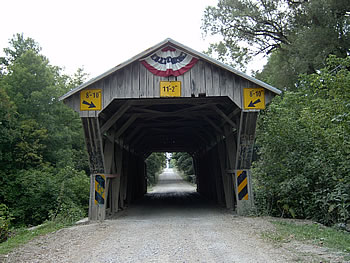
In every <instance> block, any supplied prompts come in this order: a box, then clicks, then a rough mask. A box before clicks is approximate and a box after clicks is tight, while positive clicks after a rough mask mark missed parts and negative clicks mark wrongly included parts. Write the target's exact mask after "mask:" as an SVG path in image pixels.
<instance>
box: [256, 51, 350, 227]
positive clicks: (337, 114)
mask: <svg viewBox="0 0 350 263" xmlns="http://www.w3.org/2000/svg"><path fill="white" fill-rule="evenodd" d="M328 63H329V64H328V67H327V68H325V69H322V70H321V71H320V72H319V73H318V74H312V75H306V76H303V77H301V78H300V83H299V86H298V91H294V92H285V93H284V94H283V96H282V97H276V98H275V99H274V101H273V103H272V104H271V105H270V106H269V107H268V108H267V109H266V110H265V111H264V112H262V113H261V114H260V119H259V121H258V130H257V148H258V152H259V158H258V160H257V161H256V162H254V164H253V167H254V168H253V178H254V180H255V185H254V187H255V194H256V198H255V199H256V201H257V207H258V209H259V211H260V212H261V213H268V214H270V215H274V216H286V217H296V218H312V219H315V220H317V221H318V222H320V223H323V224H326V225H333V224H336V223H345V222H346V221H347V220H349V219H350V194H349V189H350V173H349V171H350V143H349V142H350V125H349V123H350V103H349V102H350V71H349V68H350V57H348V58H346V59H337V58H334V57H331V58H330V59H329V60H328Z"/></svg>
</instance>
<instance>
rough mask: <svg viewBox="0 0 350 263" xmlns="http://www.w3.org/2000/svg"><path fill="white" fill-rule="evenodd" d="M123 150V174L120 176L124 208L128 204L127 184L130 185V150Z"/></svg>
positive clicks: (122, 206) (120, 200) (121, 204)
mask: <svg viewBox="0 0 350 263" xmlns="http://www.w3.org/2000/svg"><path fill="white" fill-rule="evenodd" d="M122 151H123V160H122V166H121V167H122V174H121V177H120V197H119V202H120V208H121V209H124V208H125V206H126V204H125V200H126V194H127V185H128V168H129V155H130V154H129V152H128V151H126V150H125V149H122Z"/></svg>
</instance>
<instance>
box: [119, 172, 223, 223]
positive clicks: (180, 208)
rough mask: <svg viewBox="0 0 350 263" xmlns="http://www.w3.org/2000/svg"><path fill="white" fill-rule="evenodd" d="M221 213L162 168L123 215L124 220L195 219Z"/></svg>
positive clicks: (193, 189) (176, 176)
mask: <svg viewBox="0 0 350 263" xmlns="http://www.w3.org/2000/svg"><path fill="white" fill-rule="evenodd" d="M215 211H216V212H219V211H222V209H221V208H220V207H218V206H217V205H215V204H214V203H212V202H210V201H208V200H206V199H205V198H203V197H202V196H201V195H200V194H198V193H197V192H196V186H194V185H192V184H190V183H188V182H186V181H184V180H183V179H182V178H181V177H180V176H179V175H178V174H177V173H176V172H175V171H174V170H173V169H165V170H164V172H163V173H162V174H161V175H160V176H159V180H158V184H157V185H156V186H154V187H153V189H152V191H150V192H149V193H147V194H146V195H145V196H144V197H143V198H142V199H140V200H138V201H136V202H134V203H133V204H132V205H131V206H130V207H129V208H128V209H127V210H126V212H125V216H127V217H128V219H130V218H132V217H135V219H136V217H137V219H147V218H153V217H157V218H158V219H161V218H167V217H184V216H185V217H188V216H189V217H198V216H200V215H201V214H203V213H205V214H207V213H213V212H214V213H215Z"/></svg>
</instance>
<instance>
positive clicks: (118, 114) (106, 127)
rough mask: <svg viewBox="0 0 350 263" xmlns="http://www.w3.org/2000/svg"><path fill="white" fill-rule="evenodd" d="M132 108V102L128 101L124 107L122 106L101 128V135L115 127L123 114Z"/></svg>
mask: <svg viewBox="0 0 350 263" xmlns="http://www.w3.org/2000/svg"><path fill="white" fill-rule="evenodd" d="M130 106H131V102H130V101H127V102H125V103H124V105H123V106H121V107H120V108H119V110H118V111H117V112H116V113H114V114H113V115H112V117H110V118H109V119H108V120H107V121H106V122H105V123H104V124H103V125H102V127H101V129H100V131H101V134H103V133H104V132H106V131H107V130H109V128H111V127H112V126H113V124H114V123H115V122H116V121H117V120H118V119H119V118H120V117H122V116H123V114H124V113H125V112H126V111H127V110H128V109H129V108H130Z"/></svg>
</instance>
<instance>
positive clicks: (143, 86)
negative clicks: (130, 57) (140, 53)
mask: <svg viewBox="0 0 350 263" xmlns="http://www.w3.org/2000/svg"><path fill="white" fill-rule="evenodd" d="M138 66H139V71H140V79H139V87H140V90H139V94H140V96H139V97H140V98H145V97H147V71H148V70H147V69H146V68H145V67H144V66H143V65H142V64H141V63H138Z"/></svg>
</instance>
